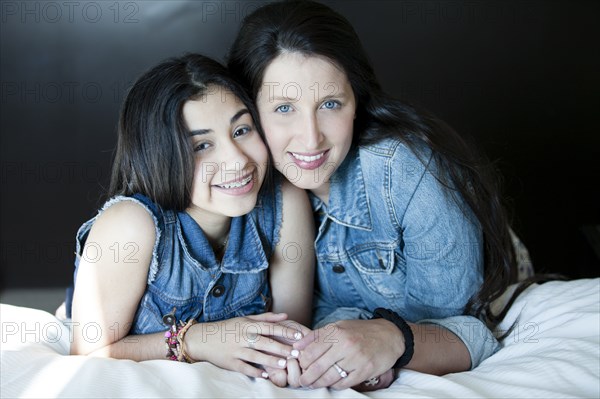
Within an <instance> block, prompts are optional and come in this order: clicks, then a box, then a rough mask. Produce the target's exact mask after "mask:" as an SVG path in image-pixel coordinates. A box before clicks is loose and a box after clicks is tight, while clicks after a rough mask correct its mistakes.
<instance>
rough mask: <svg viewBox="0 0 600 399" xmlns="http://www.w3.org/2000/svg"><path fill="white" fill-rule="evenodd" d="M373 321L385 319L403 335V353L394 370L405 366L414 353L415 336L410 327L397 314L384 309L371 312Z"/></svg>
mask: <svg viewBox="0 0 600 399" xmlns="http://www.w3.org/2000/svg"><path fill="white" fill-rule="evenodd" d="M372 318H373V319H385V320H388V321H391V322H392V323H394V324H395V325H396V327H398V329H399V330H400V331H401V332H402V335H404V353H403V354H402V356H400V358H399V359H398V360H397V361H396V364H394V368H395V369H399V368H402V367H404V366H406V365H407V364H408V363H409V362H410V359H412V357H413V354H414V352H415V336H414V335H413V332H412V330H411V329H410V326H409V325H408V323H407V322H406V320H404V319H403V318H402V317H401V316H400V315H399V314H398V313H396V312H394V311H392V310H390V309H385V308H377V309H375V310H374V311H373V317H372Z"/></svg>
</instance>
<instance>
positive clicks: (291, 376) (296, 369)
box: [287, 358, 302, 388]
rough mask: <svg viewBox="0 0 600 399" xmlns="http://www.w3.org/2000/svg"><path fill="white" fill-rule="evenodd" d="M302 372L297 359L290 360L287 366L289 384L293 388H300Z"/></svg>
mask: <svg viewBox="0 0 600 399" xmlns="http://www.w3.org/2000/svg"><path fill="white" fill-rule="evenodd" d="M301 375H302V371H301V370H300V364H299V363H298V360H297V359H294V358H288V364H287V383H288V384H289V386H290V387H292V388H298V387H300V376H301Z"/></svg>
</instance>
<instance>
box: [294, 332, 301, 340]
mask: <svg viewBox="0 0 600 399" xmlns="http://www.w3.org/2000/svg"><path fill="white" fill-rule="evenodd" d="M294 338H295V339H296V341H298V340H301V339H302V333H301V332H300V331H296V332H295V333H294Z"/></svg>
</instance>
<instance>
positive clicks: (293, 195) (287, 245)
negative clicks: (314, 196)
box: [269, 180, 315, 326]
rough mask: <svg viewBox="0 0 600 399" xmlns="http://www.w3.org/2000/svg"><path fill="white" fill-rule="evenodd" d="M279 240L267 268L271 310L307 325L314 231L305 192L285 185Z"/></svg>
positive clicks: (310, 305)
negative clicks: (271, 299) (271, 301)
mask: <svg viewBox="0 0 600 399" xmlns="http://www.w3.org/2000/svg"><path fill="white" fill-rule="evenodd" d="M282 199H283V221H282V226H281V230H280V231H281V237H280V239H279V243H278V244H277V246H276V247H275V251H274V253H273V256H272V258H271V263H270V266H269V270H270V276H269V279H270V284H271V291H272V294H273V311H274V312H283V313H287V315H288V317H289V319H290V320H294V321H296V322H298V323H300V324H302V325H304V326H309V325H310V323H311V317H312V297H313V280H314V267H315V257H314V249H313V242H314V237H315V228H314V223H313V216H312V210H311V207H310V203H309V201H308V196H307V195H306V192H305V191H304V190H302V189H299V188H297V187H295V186H293V185H292V184H291V183H289V182H288V181H287V180H285V182H284V183H283V185H282Z"/></svg>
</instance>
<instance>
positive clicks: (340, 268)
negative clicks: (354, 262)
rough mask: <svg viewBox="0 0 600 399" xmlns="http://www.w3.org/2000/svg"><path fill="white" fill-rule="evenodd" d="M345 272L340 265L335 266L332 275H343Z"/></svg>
mask: <svg viewBox="0 0 600 399" xmlns="http://www.w3.org/2000/svg"><path fill="white" fill-rule="evenodd" d="M345 271H346V268H345V267H344V266H342V265H335V266H334V267H333V272H334V273H344V272H345Z"/></svg>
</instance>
